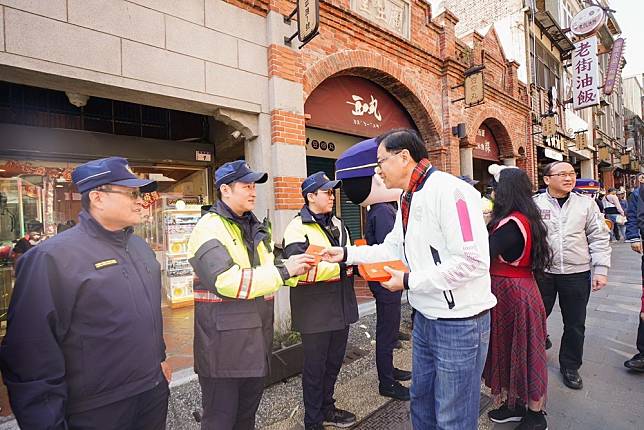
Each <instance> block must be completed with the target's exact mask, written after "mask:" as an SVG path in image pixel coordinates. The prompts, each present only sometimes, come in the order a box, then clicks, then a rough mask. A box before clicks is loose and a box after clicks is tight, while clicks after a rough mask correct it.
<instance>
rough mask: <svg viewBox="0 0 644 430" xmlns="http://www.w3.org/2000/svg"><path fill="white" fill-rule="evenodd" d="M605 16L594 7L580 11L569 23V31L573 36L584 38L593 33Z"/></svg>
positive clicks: (601, 10)
mask: <svg viewBox="0 0 644 430" xmlns="http://www.w3.org/2000/svg"><path fill="white" fill-rule="evenodd" d="M604 18H606V14H605V13H604V10H603V9H602V8H601V7H599V6H596V5H593V6H589V7H587V8H584V9H582V10H581V11H580V12H579V13H578V14H577V15H575V16H574V17H573V19H572V21H571V22H570V31H572V33H573V34H574V35H575V36H585V35H586V34H590V33H593V32H595V31H596V30H597V29H598V28H599V27H600V26H601V25H602V24H603V23H604Z"/></svg>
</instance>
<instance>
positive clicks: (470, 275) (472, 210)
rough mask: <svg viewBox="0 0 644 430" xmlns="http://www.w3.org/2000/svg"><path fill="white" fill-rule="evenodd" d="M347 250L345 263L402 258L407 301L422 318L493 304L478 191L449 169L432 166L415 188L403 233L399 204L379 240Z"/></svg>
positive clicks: (468, 312)
mask: <svg viewBox="0 0 644 430" xmlns="http://www.w3.org/2000/svg"><path fill="white" fill-rule="evenodd" d="M346 256H347V263H348V264H360V263H376V262H382V261H389V260H397V259H399V260H402V261H405V262H406V263H407V265H408V266H409V269H410V273H409V282H408V285H409V302H410V304H411V305H412V306H413V307H414V309H416V310H418V311H419V312H421V313H422V314H423V315H424V316H425V317H426V318H432V319H433V318H467V317H471V316H475V315H477V314H479V313H481V312H483V311H485V310H487V309H490V308H492V307H494V306H495V305H496V298H495V297H494V295H493V294H492V292H491V289H490V273H489V266H490V256H489V244H488V234H487V229H486V227H485V222H484V221H483V212H482V208H481V195H480V194H479V192H478V191H476V189H474V188H473V187H472V186H470V185H468V184H467V183H465V182H464V181H462V180H460V179H458V178H456V177H455V176H452V175H450V174H449V173H445V172H441V171H435V172H434V173H433V174H431V175H430V176H429V178H428V179H427V181H426V182H425V184H424V186H423V187H422V188H421V189H420V190H418V191H416V192H415V193H414V195H413V198H412V201H411V207H410V211H409V221H408V224H407V233H406V235H405V237H403V228H402V218H401V212H400V209H398V212H397V213H396V222H395V224H394V228H393V230H392V231H391V233H389V235H387V237H386V238H385V241H384V243H382V244H381V245H372V246H358V247H356V246H349V247H347V255H346Z"/></svg>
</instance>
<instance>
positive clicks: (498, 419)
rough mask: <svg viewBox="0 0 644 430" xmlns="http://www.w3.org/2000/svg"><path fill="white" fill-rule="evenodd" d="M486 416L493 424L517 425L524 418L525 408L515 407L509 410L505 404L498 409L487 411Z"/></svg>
mask: <svg viewBox="0 0 644 430" xmlns="http://www.w3.org/2000/svg"><path fill="white" fill-rule="evenodd" d="M487 416H488V418H490V421H494V422H495V423H500V424H501V423H511V422H516V423H518V422H519V421H521V420H522V419H523V417H524V416H525V406H523V405H515V406H514V409H510V408H509V407H508V404H507V403H503V404H502V405H501V407H500V408H498V409H493V410H491V411H489V412H488V413H487Z"/></svg>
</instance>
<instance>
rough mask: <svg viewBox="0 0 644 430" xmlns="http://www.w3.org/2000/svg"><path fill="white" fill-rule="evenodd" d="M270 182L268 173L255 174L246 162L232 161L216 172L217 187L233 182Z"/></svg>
mask: <svg viewBox="0 0 644 430" xmlns="http://www.w3.org/2000/svg"><path fill="white" fill-rule="evenodd" d="M267 180H268V173H265V172H254V171H252V170H250V166H248V163H246V161H244V160H237V161H230V162H228V163H226V164H224V165H223V166H221V167H220V168H219V169H217V170H216V171H215V187H217V188H219V187H220V186H221V185H223V184H232V183H233V182H244V183H246V184H250V183H253V182H255V183H258V184H263V183H264V182H266V181H267Z"/></svg>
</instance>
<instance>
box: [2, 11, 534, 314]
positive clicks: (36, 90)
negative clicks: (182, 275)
mask: <svg viewBox="0 0 644 430" xmlns="http://www.w3.org/2000/svg"><path fill="white" fill-rule="evenodd" d="M294 7H295V3H294V2H292V1H286V0H277V1H276V0H227V1H223V0H182V1H181V2H175V1H172V0H154V1H152V0H111V1H110V2H104V1H101V0H30V1H27V0H0V76H1V77H0V133H2V134H3V135H4V136H11V139H6V140H5V141H3V144H2V145H1V146H0V179H7V180H8V181H6V184H14V185H15V184H18V183H20V181H21V179H20V178H21V175H20V172H21V171H29V172H32V173H33V172H37V173H36V174H34V175H33V176H32V180H34V181H36V183H35V184H34V185H35V188H34V189H42V190H44V191H43V193H44V194H43V195H44V196H45V198H44V201H43V202H41V203H42V206H43V210H42V211H41V212H39V214H40V215H38V213H36V215H34V216H36V217H41V218H45V219H44V220H41V221H45V224H46V226H48V227H47V228H50V229H51V231H52V233H54V230H53V229H54V228H55V225H56V223H57V222H61V221H64V220H65V219H69V218H73V217H75V216H76V213H77V211H78V209H79V203H78V201H77V200H75V199H76V198H77V196H75V195H74V193H73V189H72V186H71V183H70V182H69V175H68V174H69V172H70V171H71V169H72V168H73V167H74V166H75V165H77V164H78V163H81V162H83V161H87V160H88V159H91V158H98V157H101V156H107V155H122V156H126V157H128V159H129V160H130V162H131V164H132V167H133V169H134V171H135V172H136V173H138V174H141V175H146V176H149V177H152V175H154V177H155V178H161V180H162V181H164V182H162V185H163V188H164V190H170V191H172V192H173V193H174V194H173V195H187V196H192V197H195V196H196V197H197V200H196V201H201V202H203V203H212V201H213V200H214V198H215V192H214V190H213V187H214V185H213V184H212V180H211V176H212V173H213V170H214V169H215V168H216V167H217V166H219V165H221V164H222V163H224V162H226V161H230V160H234V159H239V158H245V159H246V160H247V161H248V162H249V164H250V165H251V166H252V167H253V168H254V169H258V170H263V171H267V172H269V175H270V178H271V180H269V182H268V183H266V184H262V185H260V186H259V193H258V197H257V208H256V213H257V214H258V216H260V217H263V216H264V215H266V214H268V215H269V216H270V218H271V219H272V221H273V231H274V235H275V239H276V241H278V242H279V241H280V240H281V235H282V232H283V230H284V228H285V227H286V225H287V223H288V222H289V221H290V220H291V219H292V217H293V216H294V215H295V213H296V211H297V210H299V209H300V207H301V205H302V203H303V200H302V197H301V195H300V192H299V185H300V183H301V181H302V180H303V179H304V178H305V177H306V176H307V175H308V174H309V173H311V172H312V171H317V170H325V171H328V172H329V173H330V174H333V162H334V159H335V158H337V155H335V154H338V153H341V150H343V149H344V148H347V147H348V146H350V145H352V144H354V143H356V142H358V141H360V140H363V139H365V138H368V137H372V136H375V135H377V134H380V133H382V132H384V131H386V128H384V126H382V127H383V128H379V127H381V124H380V122H379V121H380V120H378V121H376V120H370V126H371V127H372V128H371V130H364V127H363V131H360V130H358V129H357V128H355V127H354V128H353V129H347V128H342V127H338V126H337V125H338V124H336V123H333V122H332V121H331V122H327V123H325V125H324V126H321V125H320V121H319V118H318V117H317V116H316V115H312V114H311V113H310V112H314V111H317V112H320V111H324V110H327V111H330V110H331V109H330V108H327V106H326V104H325V103H323V102H322V103H321V102H315V100H320V97H319V95H320V92H321V91H322V88H323V87H332V86H333V85H331V84H334V82H340V83H342V82H344V84H343V85H345V90H346V91H349V93H347V94H348V98H347V99H346V100H344V99H342V100H336V101H337V102H338V103H339V105H338V106H339V107H338V108H337V111H338V112H335V111H334V112H328V113H330V114H338V115H339V116H338V118H339V117H340V116H342V115H344V117H343V118H344V120H346V119H347V118H349V120H352V119H351V118H350V117H351V115H352V113H351V112H352V106H351V105H352V101H351V97H352V95H356V94H352V93H351V87H350V86H347V85H348V84H347V83H348V82H359V83H360V85H361V86H362V87H363V88H366V89H365V91H367V92H366V93H364V94H363V96H362V97H363V98H362V99H359V101H360V100H362V101H364V105H360V106H362V107H364V106H367V109H368V110H369V114H370V115H371V114H372V116H373V117H374V118H375V117H380V115H379V111H378V110H379V109H383V112H384V109H388V112H390V113H391V114H392V117H395V118H397V120H395V121H393V120H389V122H387V121H388V119H387V118H384V117H382V121H383V123H382V124H391V125H398V126H399V125H405V126H411V127H414V128H416V129H417V130H418V132H419V134H420V135H421V137H422V139H423V140H424V141H425V142H426V144H427V147H428V149H429V152H430V158H431V161H432V162H433V163H434V164H435V165H436V166H437V167H439V168H440V169H442V170H445V171H448V172H451V173H454V174H468V175H470V176H473V177H474V178H475V179H482V180H486V179H487V165H489V164H490V163H492V162H499V163H505V164H516V165H518V166H520V167H522V168H524V169H526V170H527V171H528V172H529V174H530V176H531V177H532V178H534V177H535V167H534V164H535V161H534V159H535V156H534V150H533V145H532V140H531V129H530V114H529V112H530V109H529V105H528V95H527V91H526V86H525V85H524V84H523V83H522V82H521V81H520V80H519V77H518V75H517V70H518V69H519V64H517V63H516V62H514V61H509V60H508V59H507V58H506V56H505V54H504V52H503V49H502V47H501V44H500V43H499V38H498V35H497V34H496V33H495V31H494V30H489V31H487V32H485V34H479V33H477V32H472V33H470V34H467V35H465V36H463V37H462V38H457V36H456V33H455V27H456V25H457V22H458V19H457V18H456V17H455V16H454V15H453V14H452V13H450V12H449V11H444V12H442V13H440V14H437V15H434V14H433V13H432V9H431V6H430V5H429V3H427V2H426V1H423V0H400V1H398V0H396V1H394V0H378V1H375V0H332V1H325V2H322V3H321V4H320V34H319V35H318V36H317V37H315V38H314V39H313V40H312V41H311V42H310V43H309V44H308V45H306V46H305V47H303V48H302V49H300V48H299V46H298V45H299V44H298V43H297V40H294V42H293V44H292V46H287V45H286V44H285V41H284V39H285V37H289V36H291V35H292V34H293V33H294V32H295V31H296V29H297V23H296V22H285V19H284V18H285V16H288V15H289V14H290V13H291V11H292V10H293V8H294ZM473 66H484V69H483V73H484V79H485V100H484V103H482V104H479V105H476V106H473V107H469V108H466V107H465V106H464V102H463V100H459V99H462V98H463V96H464V89H463V86H462V85H463V81H464V73H465V71H466V70H468V69H470V68H471V67H473ZM332 91H335V90H333V89H332ZM376 92H377V93H379V94H381V96H379V100H378V101H379V102H380V103H381V104H380V105H377V107H376V103H374V102H373V101H370V99H369V97H370V95H371V94H372V93H373V94H375V93H376ZM316 94H317V95H316ZM354 100H357V99H354ZM361 103H362V102H361ZM372 103H373V104H372ZM316 104H317V106H316ZM356 106H357V105H355V104H354V105H353V111H357V107H356ZM372 108H373V112H372V111H371V109H372ZM334 110H336V109H335V108H334ZM365 112H366V111H365ZM376 114H378V115H376ZM347 115H348V117H347ZM336 116H337V115H336ZM363 119H364V118H363ZM353 120H355V121H357V119H355V118H354V119H353ZM349 122H350V123H351V121H349ZM363 123H367V121H363ZM354 124H355V122H354ZM459 125H460V127H459ZM47 128H49V129H50V130H47V132H46V133H45V132H43V131H44V130H45V129H47ZM53 129H55V130H53ZM455 130H456V131H457V130H461V133H460V135H459V133H455V132H454V131H455ZM463 131H464V132H463ZM307 143H310V144H307ZM331 146H332V147H333V148H334V149H335V151H331V150H330V148H331ZM331 152H334V153H333V154H331ZM195 154H196V155H195ZM3 163H4V164H3ZM4 166H10V167H11V168H12V169H14V170H9V169H5V170H3V169H4ZM16 169H17V170H16ZM21 169H22V170H21ZM12 175H13V176H12ZM173 181H174V182H173ZM59 187H60V189H59ZM0 191H2V190H0ZM63 191H65V192H64V193H63ZM12 192H13V191H7V193H12ZM56 196H58V198H57V197H56ZM9 197H10V199H9V200H10V204H14V203H11V202H12V201H13V200H12V199H13V197H12V195H9ZM338 200H339V203H338V207H337V209H338V212H339V213H340V214H341V216H342V217H343V218H344V219H345V220H347V221H348V224H349V226H350V229H351V233H352V236H353V237H354V238H355V237H357V236H359V235H360V230H361V223H362V218H361V212H360V209H359V208H357V207H356V206H355V205H352V204H351V203H350V202H348V200H347V199H346V196H344V195H343V194H342V195H341V196H340V198H339V199H338ZM57 217H58V218H60V219H58V218H57ZM24 218H25V219H24V220H22V221H21V223H22V224H24V223H25V222H23V221H26V215H25V217H24ZM2 222H3V221H2V219H0V223H2ZM22 224H20V223H19V225H22ZM150 227H153V226H152V225H151V226H150ZM23 230H24V229H23ZM0 233H2V234H0V242H1V241H3V240H13V239H15V238H17V237H20V234H24V231H21V228H12V230H11V231H4V230H2V229H0ZM4 233H6V234H4ZM5 236H6V237H5ZM157 239H159V238H151V240H157ZM158 242H159V243H158V247H159V249H158V251H159V254H158V255H159V256H160V257H159V258H160V259H163V260H164V261H163V262H162V265H163V267H164V268H165V267H166V266H167V267H170V263H171V262H170V257H168V259H167V261H165V257H164V255H165V254H164V252H165V253H168V246H169V242H168V241H160V240H159V241H158ZM166 242H167V243H166ZM177 246H179V245H177ZM178 249H179V248H178ZM170 254H171V253H170ZM170 281H171V280H168V282H170ZM168 285H172V284H171V283H169V284H168ZM6 287H7V288H9V289H10V288H11V282H10V281H8V283H6ZM0 288H3V287H2V286H0ZM181 288H183V286H181ZM181 288H179V290H181ZM168 291H170V289H168ZM168 294H169V293H168ZM287 308H288V295H283V294H282V295H279V297H277V299H276V311H277V313H278V314H284V312H285V309H287ZM278 319H279V318H278Z"/></svg>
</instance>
